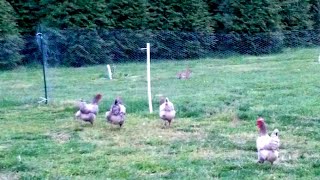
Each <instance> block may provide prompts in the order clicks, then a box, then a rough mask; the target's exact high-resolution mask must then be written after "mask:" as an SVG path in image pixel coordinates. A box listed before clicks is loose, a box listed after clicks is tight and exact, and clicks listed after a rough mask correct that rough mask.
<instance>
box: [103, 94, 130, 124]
mask: <svg viewBox="0 0 320 180" xmlns="http://www.w3.org/2000/svg"><path fill="white" fill-rule="evenodd" d="M105 117H106V120H107V122H108V123H111V124H115V125H119V126H120V128H121V127H122V125H123V124H124V121H125V118H126V107H125V106H124V105H123V101H122V99H121V98H120V97H117V98H116V99H115V101H114V103H113V104H112V106H111V108H110V110H109V111H107V112H106V116H105Z"/></svg>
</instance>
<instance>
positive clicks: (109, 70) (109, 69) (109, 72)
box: [107, 64, 112, 80]
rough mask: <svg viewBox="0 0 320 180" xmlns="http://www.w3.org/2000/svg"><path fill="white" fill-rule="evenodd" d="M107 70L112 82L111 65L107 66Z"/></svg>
mask: <svg viewBox="0 0 320 180" xmlns="http://www.w3.org/2000/svg"><path fill="white" fill-rule="evenodd" d="M107 69H108V74H109V78H110V80H112V72H111V67H110V65H109V64H108V65H107Z"/></svg>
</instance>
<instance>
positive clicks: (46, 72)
mask: <svg viewBox="0 0 320 180" xmlns="http://www.w3.org/2000/svg"><path fill="white" fill-rule="evenodd" d="M24 40H25V41H26V44H28V46H29V50H28V51H26V52H23V53H24V59H25V60H24V61H25V62H26V63H30V62H28V61H33V62H35V64H39V65H44V66H43V67H44V69H43V71H42V69H41V68H39V67H40V66H35V67H32V68H19V69H18V70H15V71H23V75H24V77H20V76H19V75H17V74H14V72H12V73H10V74H11V75H12V76H17V77H16V78H15V79H16V80H15V82H12V81H10V82H8V83H10V84H7V85H8V86H7V87H1V92H2V95H3V97H5V98H4V99H5V100H7V103H10V101H11V99H15V98H19V102H21V103H30V102H33V103H36V102H38V103H43V102H44V99H43V98H46V95H45V94H46V93H45V91H47V97H48V100H49V102H57V103H61V102H66V101H73V100H77V99H80V98H83V99H86V100H90V98H91V97H93V96H94V95H95V94H96V93H102V94H104V95H105V98H106V99H108V102H107V103H111V101H112V99H113V98H114V97H116V96H122V97H123V99H126V100H127V101H126V103H127V104H130V106H128V111H131V112H137V111H148V104H147V102H148V101H147V92H146V90H147V82H146V66H145V61H146V52H145V51H143V50H141V48H144V47H145V46H146V43H150V44H151V61H152V65H151V76H152V94H153V103H154V104H155V105H156V104H157V102H158V97H159V96H162V95H165V96H171V97H172V96H174V97H175V99H176V100H178V101H184V104H188V105H187V106H185V107H183V108H189V109H188V111H184V112H185V113H186V114H185V116H188V113H189V114H190V113H200V112H193V111H192V109H193V108H192V107H194V106H201V105H203V104H208V103H209V104H211V105H216V106H217V107H218V106H219V105H217V104H219V103H221V102H218V101H217V102H212V101H210V99H208V97H210V96H221V98H222V99H228V98H230V97H223V96H224V95H222V94H219V88H220V87H218V86H216V84H219V82H217V81H219V78H217V77H220V76H226V74H219V72H218V71H215V70H216V69H215V67H213V65H212V64H211V63H210V62H211V60H219V62H221V63H223V62H224V60H225V61H230V58H231V60H233V59H237V57H240V59H250V58H252V57H257V58H260V59H266V58H267V57H268V56H271V55H274V54H279V53H283V54H285V53H286V51H288V49H302V48H313V49H316V50H315V51H312V52H313V54H308V55H306V56H301V57H302V58H306V60H308V61H310V60H314V61H316V60H318V56H319V53H320V51H318V50H319V49H320V48H319V46H320V30H312V31H311V30H310V31H297V32H276V33H261V34H254V35H252V34H251V35H249V34H235V33H234V34H232V33H231V34H216V33H203V32H173V31H147V30H146V31H142V30H139V31H132V30H103V29H95V30H85V29H65V30H57V29H50V28H43V29H41V32H39V34H37V35H36V36H34V37H25V38H24ZM301 57H300V58H301ZM286 58H290V54H286ZM191 60H193V61H191ZM107 64H110V66H111V69H112V73H113V80H110V79H109V75H108V71H107V66H106V65H107ZM218 64H219V63H218ZM41 67H42V66H41ZM69 67H76V68H69ZM204 67H206V68H207V69H204ZM211 69H212V70H211ZM189 70H190V71H189ZM244 71H245V69H243V72H244ZM44 76H45V78H46V82H44ZM194 76H197V78H195V79H196V80H195V81H193V82H192V83H189V81H177V79H179V78H180V79H188V78H193V77H194ZM204 76H206V77H204ZM207 76H208V77H211V79H210V78H209V79H208V78H207ZM244 76H245V75H244ZM240 78H241V77H240ZM225 79H228V77H225ZM244 81H245V79H244ZM26 82H32V83H26ZM12 83H14V84H15V88H16V86H21V88H18V89H21V91H18V92H12V91H10V88H8V87H10V85H12ZM178 83H179V84H178ZM224 83H226V82H224ZM44 84H46V87H44ZM213 84H215V85H213ZM227 84H228V86H233V84H232V78H230V82H227ZM234 89H235V91H237V90H236V89H237V88H236V87H234ZM199 92H201V93H199ZM203 94H209V95H210V96H201V95H203ZM186 96H192V97H193V98H196V99H197V103H196V104H194V103H192V102H191V101H189V100H187V99H188V98H186ZM235 96H237V95H235ZM235 98H236V97H235ZM227 101H228V100H227ZM12 102H16V101H14V100H12ZM230 103H232V102H230ZM105 106H108V105H105ZM155 107H157V106H155ZM205 111H206V110H205ZM212 111H215V110H207V111H206V112H205V113H209V114H210V113H214V112H212Z"/></svg>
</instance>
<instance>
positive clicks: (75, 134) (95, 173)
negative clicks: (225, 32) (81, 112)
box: [0, 49, 320, 179]
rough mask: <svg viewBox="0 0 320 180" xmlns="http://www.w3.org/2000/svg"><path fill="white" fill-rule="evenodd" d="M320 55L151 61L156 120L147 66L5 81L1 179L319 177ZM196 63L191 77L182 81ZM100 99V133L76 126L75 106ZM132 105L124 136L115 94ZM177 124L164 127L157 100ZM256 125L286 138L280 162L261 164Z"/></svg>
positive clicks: (28, 73)
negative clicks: (110, 73)
mask: <svg viewBox="0 0 320 180" xmlns="http://www.w3.org/2000/svg"><path fill="white" fill-rule="evenodd" d="M318 54H319V49H294V50H287V51H286V52H284V53H281V54H276V55H266V56H237V57H236V56H235V57H230V58H227V59H199V60H190V61H163V62H158V61H157V62H153V63H152V68H151V72H152V94H153V107H154V111H155V112H154V113H153V114H149V113H148V104H147V88H146V84H147V82H146V76H145V74H146V67H145V64H143V63H127V64H116V66H115V67H114V69H115V71H114V73H115V74H114V79H113V80H108V79H107V74H106V72H107V71H106V66H93V67H84V68H49V69H48V73H47V76H48V85H49V91H48V93H49V98H50V99H49V104H48V105H44V104H41V103H38V101H39V100H40V97H43V94H44V91H43V85H42V83H43V79H42V71H41V68H35V67H33V68H32V67H29V68H23V67H21V68H18V69H16V70H13V71H3V72H0V79H1V82H0V93H1V96H0V122H1V123H0V130H1V133H0V179H320V101H319V99H320V96H319V95H320V84H319V83H320V81H319V80H320V64H319V63H318V62H317V57H318ZM187 66H189V67H190V68H191V69H192V71H193V74H192V77H191V78H190V79H189V80H178V79H177V78H176V73H177V72H178V71H181V70H184V69H185V68H186V67H187ZM96 93H102V94H103V99H102V102H101V104H100V113H99V114H98V117H97V119H96V121H95V123H94V125H93V126H91V125H89V124H81V123H79V122H76V121H74V118H73V116H74V113H75V111H76V108H75V103H76V102H77V101H78V100H79V99H80V98H83V99H85V100H90V99H91V98H92V97H93V96H94V95H95V94H96ZM118 95H119V96H121V97H122V98H123V100H124V102H125V104H126V107H127V120H126V123H125V125H124V127H123V128H122V129H119V128H118V127H116V126H111V125H110V124H106V123H105V119H104V113H105V111H106V110H107V109H108V108H109V107H110V105H111V103H112V101H113V99H114V98H115V97H116V96H118ZM161 95H165V96H168V97H169V98H170V100H171V101H172V102H173V103H174V104H175V106H176V109H177V118H176V119H175V121H174V122H173V124H172V127H171V128H163V123H162V122H161V120H159V118H158V115H157V113H158V99H159V97H160V96H161ZM257 116H264V117H265V119H266V122H267V123H268V127H269V129H270V131H271V130H273V129H274V128H278V129H279V130H280V138H281V143H282V144H281V149H280V158H279V161H277V162H276V163H275V164H274V165H273V166H271V165H270V163H265V164H257V157H256V149H255V139H256V137H257V128H256V126H255V120H256V117H257Z"/></svg>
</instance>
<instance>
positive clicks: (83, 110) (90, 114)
mask: <svg viewBox="0 0 320 180" xmlns="http://www.w3.org/2000/svg"><path fill="white" fill-rule="evenodd" d="M101 98H102V95H101V94H97V95H96V96H95V97H94V98H93V100H92V102H91V103H86V102H83V101H81V102H79V104H78V107H79V110H78V111H77V112H76V114H75V118H76V119H79V120H82V121H85V122H90V123H91V124H93V122H94V120H95V119H96V116H97V114H98V112H99V105H98V104H99V102H100V100H101Z"/></svg>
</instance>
